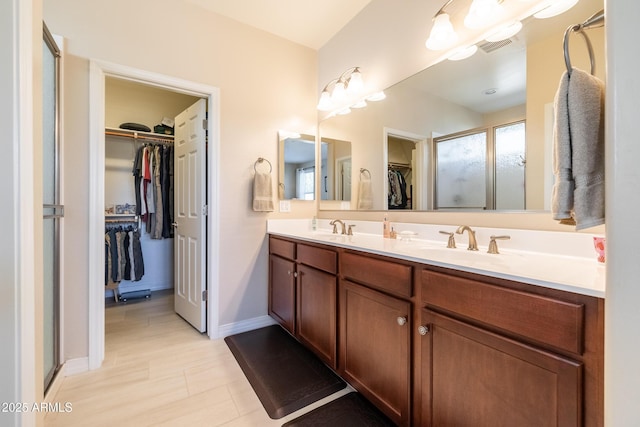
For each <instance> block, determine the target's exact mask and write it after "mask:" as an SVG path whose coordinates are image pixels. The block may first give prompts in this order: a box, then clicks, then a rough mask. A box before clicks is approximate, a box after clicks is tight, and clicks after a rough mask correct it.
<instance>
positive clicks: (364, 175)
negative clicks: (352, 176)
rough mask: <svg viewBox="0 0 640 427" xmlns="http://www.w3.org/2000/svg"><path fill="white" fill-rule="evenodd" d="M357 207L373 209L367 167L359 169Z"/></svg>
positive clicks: (369, 176) (369, 175) (371, 190)
mask: <svg viewBox="0 0 640 427" xmlns="http://www.w3.org/2000/svg"><path fill="white" fill-rule="evenodd" d="M358 209H373V189H372V186H371V173H370V172H369V171H368V170H367V169H361V170H360V182H359V184H358Z"/></svg>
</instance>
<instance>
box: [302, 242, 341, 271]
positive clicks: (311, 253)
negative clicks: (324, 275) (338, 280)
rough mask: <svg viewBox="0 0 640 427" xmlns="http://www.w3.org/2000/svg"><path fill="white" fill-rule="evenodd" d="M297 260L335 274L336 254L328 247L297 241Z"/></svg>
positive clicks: (336, 266) (336, 265) (336, 268)
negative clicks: (323, 247) (318, 246)
mask: <svg viewBox="0 0 640 427" xmlns="http://www.w3.org/2000/svg"><path fill="white" fill-rule="evenodd" d="M297 259H298V262H300V263H302V264H306V265H308V266H310V267H315V268H317V269H319V270H324V271H326V272H328V273H333V274H335V273H336V271H337V270H338V255H337V254H336V253H335V252H334V251H332V250H329V249H322V248H317V247H315V246H308V245H303V244H301V243H298V258H297Z"/></svg>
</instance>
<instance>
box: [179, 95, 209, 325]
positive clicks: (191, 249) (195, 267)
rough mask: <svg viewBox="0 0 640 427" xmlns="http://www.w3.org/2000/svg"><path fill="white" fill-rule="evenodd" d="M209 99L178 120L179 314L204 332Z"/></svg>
mask: <svg viewBox="0 0 640 427" xmlns="http://www.w3.org/2000/svg"><path fill="white" fill-rule="evenodd" d="M205 120H206V100H204V99H201V100H199V101H197V102H196V103H195V104H193V105H192V106H191V107H189V108H187V109H186V110H185V111H183V112H182V113H180V114H179V115H178V116H177V117H176V119H175V128H174V129H175V143H174V145H175V152H174V195H175V196H174V227H175V230H174V245H175V250H174V253H175V283H174V288H175V290H174V294H175V298H174V299H175V302H174V304H175V311H176V313H178V314H179V315H180V316H182V317H183V318H184V319H185V320H186V321H187V322H189V323H191V324H192V325H193V327H194V328H196V329H197V330H198V331H200V332H204V331H205V329H206V323H207V322H206V317H207V302H206V292H205V290H206V289H205V287H206V265H207V263H206V260H205V256H206V243H207V237H206V236H207V234H206V223H205V221H206V215H207V207H206V195H205V194H206V185H205V180H206V131H205V129H206V125H205V123H206V122H205Z"/></svg>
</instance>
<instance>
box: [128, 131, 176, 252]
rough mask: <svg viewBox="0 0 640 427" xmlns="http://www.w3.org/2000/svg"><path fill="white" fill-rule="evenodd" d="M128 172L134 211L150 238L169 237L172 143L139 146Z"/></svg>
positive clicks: (171, 195)
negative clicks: (132, 188)
mask: <svg viewBox="0 0 640 427" xmlns="http://www.w3.org/2000/svg"><path fill="white" fill-rule="evenodd" d="M132 173H133V176H134V186H135V192H136V202H137V203H138V205H137V206H136V214H138V215H140V218H141V219H142V221H143V222H144V223H145V231H146V232H147V233H148V234H149V236H150V237H151V238H152V239H163V238H171V237H173V227H172V226H171V224H172V223H173V147H171V146H165V145H148V144H147V145H143V146H141V147H140V148H139V149H138V151H137V152H136V156H135V159H134V161H133V168H132ZM138 198H139V202H138Z"/></svg>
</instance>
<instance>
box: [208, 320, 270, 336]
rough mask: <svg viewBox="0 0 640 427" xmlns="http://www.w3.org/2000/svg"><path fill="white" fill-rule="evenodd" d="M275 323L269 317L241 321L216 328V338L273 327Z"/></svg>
mask: <svg viewBox="0 0 640 427" xmlns="http://www.w3.org/2000/svg"><path fill="white" fill-rule="evenodd" d="M275 324H276V321H275V320H273V319H272V318H271V317H269V316H260V317H254V318H252V319H247V320H241V321H240V322H234V323H227V324H226V325H220V327H219V328H218V338H224V337H226V336H229V335H234V334H239V333H241V332H247V331H251V330H254V329H258V328H262V327H265V326H270V325H275Z"/></svg>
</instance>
